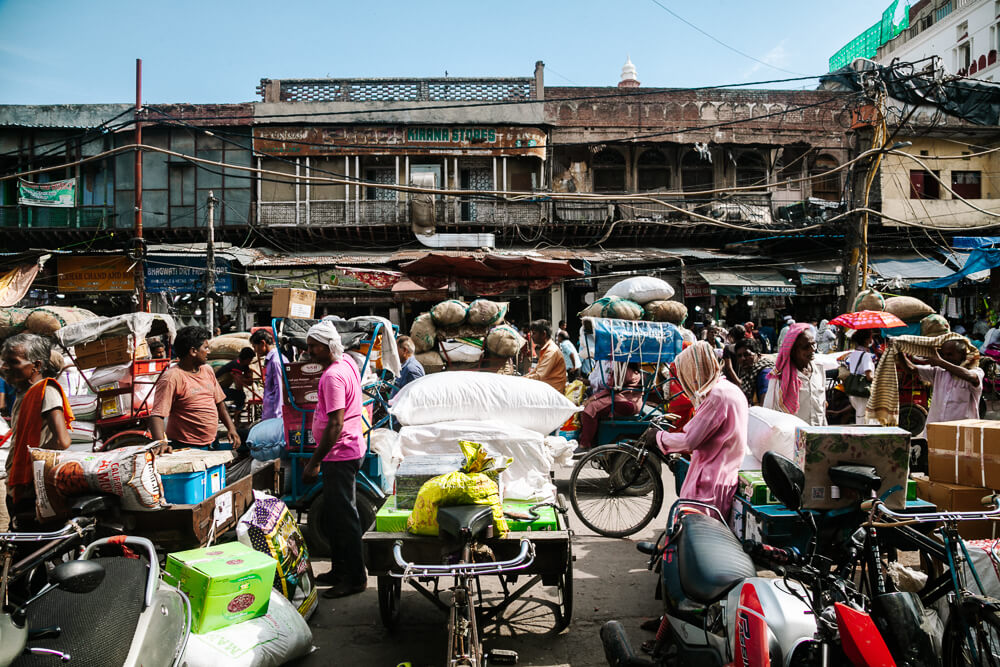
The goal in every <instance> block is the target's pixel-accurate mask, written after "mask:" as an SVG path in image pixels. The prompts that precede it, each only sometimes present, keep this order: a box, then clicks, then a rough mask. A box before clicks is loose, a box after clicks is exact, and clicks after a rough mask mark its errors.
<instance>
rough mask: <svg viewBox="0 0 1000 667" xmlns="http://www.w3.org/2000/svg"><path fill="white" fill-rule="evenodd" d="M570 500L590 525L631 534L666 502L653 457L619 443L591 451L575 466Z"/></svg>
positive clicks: (618, 534)
mask: <svg viewBox="0 0 1000 667" xmlns="http://www.w3.org/2000/svg"><path fill="white" fill-rule="evenodd" d="M569 500H570V504H571V505H573V510H574V511H575V512H576V515H577V516H578V517H580V521H582V522H583V524H584V525H585V526H587V528H590V529H591V530H592V531H594V532H595V533H597V534H598V535H604V536H605V537H627V536H628V535H633V534H635V533H637V532H639V531H640V530H642V529H643V528H645V527H646V525H647V524H649V522H650V521H652V520H653V517H655V516H656V515H657V514H659V512H660V508H661V507H662V506H663V478H662V477H661V476H660V469H659V467H658V466H657V465H656V462H654V461H653V459H652V458H649V457H647V458H646V460H645V461H640V460H639V453H638V451H637V450H635V449H632V448H625V447H622V446H619V445H604V446H602V447H596V448H594V449H592V450H590V451H589V452H587V453H586V454H585V455H584V456H583V458H581V459H580V460H579V461H577V463H576V465H575V466H574V467H573V473H572V475H571V476H570V478H569Z"/></svg>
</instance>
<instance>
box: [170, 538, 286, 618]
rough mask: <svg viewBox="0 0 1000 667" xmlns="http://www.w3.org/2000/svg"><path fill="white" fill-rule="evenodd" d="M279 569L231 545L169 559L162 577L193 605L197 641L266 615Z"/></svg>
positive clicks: (266, 559)
mask: <svg viewBox="0 0 1000 667" xmlns="http://www.w3.org/2000/svg"><path fill="white" fill-rule="evenodd" d="M277 565H278V563H277V561H275V560H274V559H273V558H271V557H270V556H268V555H266V554H262V553H260V552H258V551H256V550H254V549H253V548H251V547H248V546H246V545H243V544H240V543H239V542H229V543H228V544H219V545H216V546H213V547H207V548H204V549H192V550H190V551H179V552H177V553H172V554H168V555H167V565H166V572H167V574H168V575H171V576H172V577H173V579H175V580H176V581H177V586H178V587H179V588H180V589H181V590H182V591H184V593H185V594H186V595H187V596H188V598H189V599H190V600H191V614H192V621H191V631H192V632H193V633H195V634H199V635H200V634H205V633H206V632H211V631H212V630H217V629H218V628H222V627H226V626H227V625H233V624H235V623H240V622H242V621H249V620H250V619H252V618H257V617H258V616H263V615H264V614H266V613H267V606H268V603H269V602H270V599H271V584H272V583H273V582H274V572H275V568H276V567H277ZM168 580H169V579H168Z"/></svg>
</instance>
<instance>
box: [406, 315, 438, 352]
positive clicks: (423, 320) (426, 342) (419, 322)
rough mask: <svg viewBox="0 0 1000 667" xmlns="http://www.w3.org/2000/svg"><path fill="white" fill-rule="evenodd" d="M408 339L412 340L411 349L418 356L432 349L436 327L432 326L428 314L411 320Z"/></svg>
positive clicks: (432, 323) (435, 336) (432, 322)
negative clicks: (414, 349)
mask: <svg viewBox="0 0 1000 667" xmlns="http://www.w3.org/2000/svg"><path fill="white" fill-rule="evenodd" d="M410 338H412V339H413V347H414V348H416V351H417V353H418V354H419V353H421V352H428V351H429V350H433V349H434V344H435V342H436V338H437V327H435V326H434V321H433V320H432V319H431V315H430V313H423V314H421V315H418V316H417V318H416V319H415V320H413V326H411V327H410Z"/></svg>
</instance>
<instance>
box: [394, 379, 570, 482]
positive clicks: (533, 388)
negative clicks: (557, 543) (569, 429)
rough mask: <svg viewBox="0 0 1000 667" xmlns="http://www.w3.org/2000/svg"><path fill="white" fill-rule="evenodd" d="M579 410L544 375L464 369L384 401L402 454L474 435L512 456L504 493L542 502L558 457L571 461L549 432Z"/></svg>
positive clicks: (436, 450) (446, 450) (452, 447)
mask: <svg viewBox="0 0 1000 667" xmlns="http://www.w3.org/2000/svg"><path fill="white" fill-rule="evenodd" d="M580 410H581V408H580V407H579V406H576V405H574V404H573V403H572V401H570V400H569V399H567V398H566V397H565V396H563V395H562V394H561V393H559V392H558V391H556V390H555V389H553V388H552V387H550V386H549V385H547V384H545V383H544V382H538V381H537V380H529V379H526V378H522V377H514V376H507V375H494V374H492V373H470V372H444V373H437V374H435V375H428V376H425V377H423V378H420V379H419V380H417V381H415V382H412V383H410V384H408V385H406V386H405V387H404V388H403V389H402V390H401V391H400V392H399V394H397V395H396V397H395V398H394V399H393V401H392V404H391V407H390V412H391V413H392V415H393V416H394V417H395V418H396V419H398V420H399V422H400V423H401V424H403V428H402V429H401V430H400V432H399V443H398V454H399V455H400V456H401V457H402V458H405V457H406V456H413V455H421V454H454V453H457V452H458V451H459V449H458V441H459V440H470V441H472V442H478V443H480V444H482V445H484V446H485V447H486V449H487V451H489V452H490V454H491V455H493V456H495V457H497V458H498V459H506V458H507V457H510V458H512V459H513V460H514V461H513V463H512V465H511V466H510V468H508V470H507V471H505V472H504V473H503V474H502V475H501V487H502V489H503V493H504V497H505V498H509V499H517V500H540V501H548V500H552V499H554V497H555V486H553V485H552V483H551V481H550V475H549V473H550V471H551V470H552V469H553V467H554V466H555V465H556V464H560V465H569V464H570V463H571V459H572V454H573V448H574V445H573V443H571V442H569V441H567V440H566V439H565V438H562V437H556V436H549V435H548V434H550V433H552V432H553V431H555V430H556V429H558V428H559V426H560V425H562V424H563V423H564V422H565V421H566V420H567V419H569V418H570V417H571V416H572V415H574V414H576V413H577V412H579V411H580ZM380 447H384V448H386V449H388V448H389V447H394V445H390V444H388V443H386V444H384V445H381V444H380ZM392 469H393V470H394V469H395V468H392Z"/></svg>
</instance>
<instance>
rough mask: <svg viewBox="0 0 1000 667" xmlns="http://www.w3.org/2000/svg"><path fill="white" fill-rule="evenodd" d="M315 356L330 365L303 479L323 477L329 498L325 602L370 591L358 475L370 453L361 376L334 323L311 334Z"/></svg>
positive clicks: (317, 327) (325, 499)
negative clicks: (364, 428) (313, 446)
mask: <svg viewBox="0 0 1000 667" xmlns="http://www.w3.org/2000/svg"><path fill="white" fill-rule="evenodd" d="M306 343H307V345H308V346H309V356H310V357H311V358H312V359H313V360H314V361H316V362H318V363H320V364H323V365H324V366H326V370H325V371H323V375H322V377H320V380H319V397H318V398H317V400H316V412H315V413H314V414H313V425H312V433H313V438H314V439H315V440H316V450H315V451H314V452H313V455H312V458H311V459H310V460H309V463H308V464H307V465H306V467H305V470H303V471H302V480H303V481H304V482H305V483H306V484H312V483H313V482H315V481H316V479H317V478H318V477H319V474H320V472H322V473H323V497H322V498H320V499H318V500H317V501H316V502H322V503H324V504H325V509H326V516H327V517H328V521H329V525H327V526H326V534H327V536H328V537H329V539H330V562H331V565H332V569H331V572H332V576H329V577H324V578H320V579H319V581H320V583H330V584H332V585H333V586H332V587H331V588H330V589H328V590H327V591H325V592H324V593H323V597H325V598H339V597H346V596H348V595H355V594H357V593H360V592H362V591H364V590H365V588H367V585H368V576H367V574H366V573H365V563H364V558H363V556H362V547H361V531H362V526H361V519H360V517H359V516H358V505H357V497H356V495H355V486H356V485H357V477H358V471H359V470H361V463H362V461H363V460H364V455H365V441H364V436H363V435H362V432H361V428H362V427H361V400H362V399H361V376H360V374H359V373H358V367H357V366H355V364H354V362H353V361H352V360H351V359H350V357H347V356H345V355H344V345H343V343H342V342H341V340H340V333H339V332H338V331H337V328H336V327H335V326H334V325H333V323H331V322H325V321H324V322H319V323H318V324H316V325H315V326H313V327H312V328H310V329H309V332H308V334H307V335H306Z"/></svg>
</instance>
